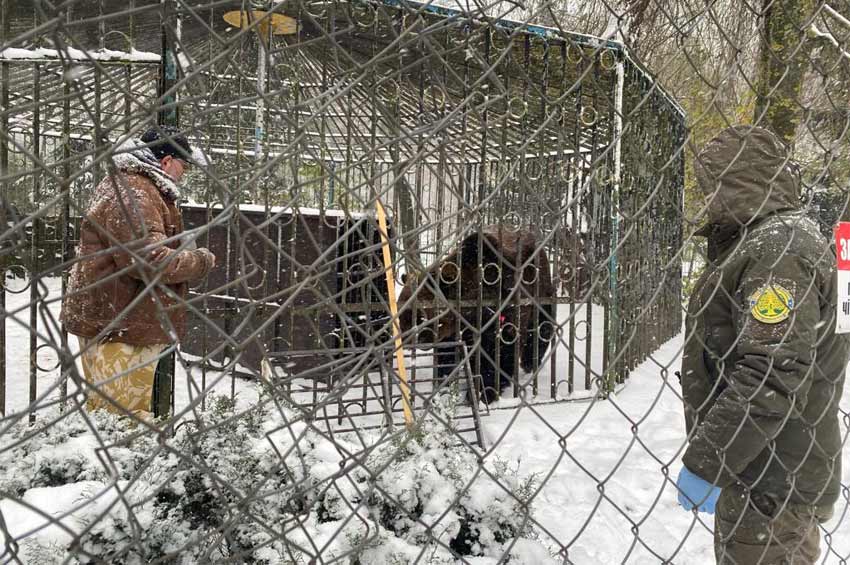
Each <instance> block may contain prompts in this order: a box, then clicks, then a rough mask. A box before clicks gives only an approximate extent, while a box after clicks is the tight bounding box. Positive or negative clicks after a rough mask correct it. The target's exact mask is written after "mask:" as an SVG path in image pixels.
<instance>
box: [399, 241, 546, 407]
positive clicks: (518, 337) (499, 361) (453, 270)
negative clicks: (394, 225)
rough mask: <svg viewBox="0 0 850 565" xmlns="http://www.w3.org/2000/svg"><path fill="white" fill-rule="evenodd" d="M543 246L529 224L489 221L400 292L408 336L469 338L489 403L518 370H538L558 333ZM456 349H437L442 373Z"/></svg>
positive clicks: (424, 341) (434, 340) (436, 340)
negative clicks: (523, 226) (517, 225)
mask: <svg viewBox="0 0 850 565" xmlns="http://www.w3.org/2000/svg"><path fill="white" fill-rule="evenodd" d="M540 243H541V242H539V241H538V238H537V237H536V236H535V234H534V233H533V232H531V231H529V230H526V229H516V228H511V227H508V226H502V225H491V226H487V227H485V228H483V229H482V230H481V237H479V233H478V232H475V233H472V234H470V235H469V236H467V237H466V238H464V239H463V241H462V242H461V243H460V245H459V246H458V247H457V248H456V249H455V250H454V251H453V252H452V253H450V254H449V255H448V256H446V257H445V258H444V259H442V260H440V261H438V262H437V263H435V264H434V265H432V266H431V267H429V268H428V269H425V270H424V271H423V272H421V273H415V274H411V276H407V277H406V278H405V281H404V282H405V286H404V289H403V290H402V292H401V295H400V296H399V304H400V306H401V309H400V313H399V322H400V325H401V329H402V331H403V332H404V333H405V335H406V336H409V335H410V334H411V333H412V331H416V332H417V333H418V342H419V343H420V347H428V346H433V345H435V344H437V345H439V344H445V343H448V342H458V341H461V340H462V341H463V342H465V343H466V345H467V348H468V350H469V351H470V352H471V359H470V364H471V366H472V367H473V370H475V367H476V365H478V368H477V373H478V374H480V375H481V381H482V384H483V391H482V397H483V400H484V401H485V402H486V403H488V404H489V403H490V402H492V401H493V400H494V399H496V398H498V396H499V395H500V394H501V393H502V391H503V390H504V389H505V388H507V386H508V385H509V384H511V383H512V382H517V376H518V375H517V374H516V373H517V371H516V369H517V368H518V367H522V369H524V370H525V371H527V372H532V371H534V370H535V369H537V367H539V365H540V361H541V359H543V357H544V355H545V353H546V350H547V348H548V347H549V342H550V341H551V339H552V336H553V335H554V329H555V327H556V326H555V324H556V321H555V304H554V300H552V299H554V297H555V287H554V285H553V284H552V276H551V272H550V268H549V260H548V258H547V256H546V251H545V250H544V249H543V248H542V247H541V246H540ZM479 299H480V302H479ZM479 304H480V306H479ZM414 312H415V320H414ZM479 340H480V364H478V358H479V356H478V355H477V354H476V353H477V352H476V350H475V347H476V345H477V343H478V342H479ZM497 344H498V345H497ZM458 353H459V352H457V351H455V350H454V349H451V348H448V349H447V348H445V347H442V348H441V347H437V349H436V351H435V354H434V357H435V364H436V365H437V367H438V369H437V376H438V378H443V377H445V376H447V375H449V374H451V373H452V372H454V371H455V368H456V366H457V364H458V363H460V362H461V361H462V358H461V357H460V356H459V355H458ZM517 356H519V360H518V361H519V362H517Z"/></svg>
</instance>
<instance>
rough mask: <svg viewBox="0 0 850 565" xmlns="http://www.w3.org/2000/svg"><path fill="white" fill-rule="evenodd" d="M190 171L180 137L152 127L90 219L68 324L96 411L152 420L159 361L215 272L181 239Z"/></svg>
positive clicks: (98, 196) (208, 257)
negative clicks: (192, 291) (195, 287)
mask: <svg viewBox="0 0 850 565" xmlns="http://www.w3.org/2000/svg"><path fill="white" fill-rule="evenodd" d="M192 162H193V159H192V148H191V146H190V145H189V142H188V140H187V139H186V137H185V136H184V135H183V134H181V133H180V132H179V131H177V130H175V129H172V128H167V127H157V128H152V129H150V130H148V131H147V132H145V134H144V135H143V136H142V137H141V139H138V140H135V139H132V140H128V141H127V142H125V143H124V144H122V145H121V146H119V147H118V149H117V150H116V153H115V155H114V157H113V158H112V163H113V165H114V169H112V170H111V171H110V174H109V175H108V176H107V178H105V179H104V180H103V181H102V182H101V183H100V184H99V185H98V186H97V188H96V189H95V192H94V197H93V201H92V204H91V206H90V207H89V209H88V210H87V211H86V214H85V215H84V216H83V219H82V224H81V228H80V243H79V247H78V249H77V259H76V262H75V263H74V265H73V267H72V269H71V274H70V280H69V284H68V289H67V292H66V294H65V296H64V297H63V303H62V315H61V319H62V322H63V323H64V324H65V328H66V329H67V330H68V332H69V333H71V334H74V335H76V336H77V337H78V338H79V341H80V357H81V361H82V366H83V373H84V377H85V380H86V382H87V383H88V386H86V389H87V390H86V392H87V401H86V406H87V408H88V409H90V410H95V409H99V408H105V409H107V410H109V411H111V412H116V413H120V414H125V415H126V414H132V415H134V416H136V417H137V418H139V419H145V420H147V419H150V417H151V403H152V392H153V384H154V374H155V371H156V364H157V361H158V360H159V357H160V356H161V354H162V352H163V350H165V349H166V348H167V347H169V346H170V345H173V344H174V343H175V342H177V341H179V340H180V338H181V336H182V335H183V333H184V332H185V325H186V307H185V305H184V303H183V301H184V299H185V298H186V294H187V291H188V286H189V283H193V282H196V281H200V280H201V279H203V278H204V277H206V275H207V273H208V272H209V271H210V269H211V268H212V267H213V266H214V264H215V257H214V256H213V254H212V253H210V251H209V250H207V249H197V248H196V246H195V245H194V241H193V240H190V239H189V238H185V236H184V237H181V234H182V232H183V220H182V216H181V213H180V208H179V207H178V205H177V200H178V196H179V190H178V183H179V182H180V180H181V178H182V177H183V174H184V173H185V171H186V169H187V167H188V166H189V164H190V163H192Z"/></svg>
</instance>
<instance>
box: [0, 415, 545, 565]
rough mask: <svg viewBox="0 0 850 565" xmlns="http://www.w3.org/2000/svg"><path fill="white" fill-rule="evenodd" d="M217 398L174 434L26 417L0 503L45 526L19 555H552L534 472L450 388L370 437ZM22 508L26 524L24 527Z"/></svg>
mask: <svg viewBox="0 0 850 565" xmlns="http://www.w3.org/2000/svg"><path fill="white" fill-rule="evenodd" d="M210 404H211V408H210V409H209V410H207V411H206V412H203V413H202V417H201V418H200V419H199V420H198V421H187V422H185V423H183V424H180V425H178V426H177V428H176V430H175V431H174V433H173V434H172V435H171V436H170V437H169V436H166V435H164V434H155V433H152V432H149V431H148V430H145V429H142V428H140V427H136V426H131V425H128V424H127V422H126V421H125V420H123V419H121V418H119V417H116V416H112V415H109V414H105V413H94V414H89V415H88V420H86V419H84V418H83V417H82V416H81V415H80V414H71V415H68V416H66V417H64V418H62V419H61V420H60V421H58V422H57V423H55V424H53V425H50V426H45V427H44V429H41V430H39V429H38V428H32V427H29V426H26V425H23V424H20V425H18V426H17V427H16V428H14V429H13V430H12V431H11V433H8V434H6V436H5V437H6V438H7V442H6V443H7V445H8V446H9V447H7V449H6V450H5V453H6V457H4V458H3V459H2V460H0V490H1V491H2V492H4V493H6V494H7V495H8V496H12V497H17V498H16V499H12V500H6V501H3V502H0V511H2V512H3V515H4V517H5V519H6V523H7V524H12V527H11V528H10V531H11V532H12V534H13V535H15V536H16V537H17V536H22V535H24V534H30V533H31V532H32V530H37V531H35V532H34V533H32V535H29V536H28V537H27V538H26V539H23V540H18V543H19V549H18V552H19V557H20V558H21V560H22V561H24V562H35V561H34V560H38V562H39V563H52V562H56V563H58V562H62V561H63V560H66V561H65V562H71V563H102V562H108V563H114V564H117V565H120V564H127V565H131V564H137V563H147V562H151V561H154V560H162V559H166V561H167V562H169V563H186V564H189V563H207V562H213V563H214V562H243V563H253V564H286V563H293V564H294V563H308V562H310V560H311V559H313V558H315V557H317V556H321V560H322V562H325V563H328V562H334V561H338V562H341V563H350V564H354V565H371V564H375V565H377V564H393V563H398V564H402V563H412V562H419V563H433V564H438V563H446V564H448V563H456V562H459V561H460V560H461V559H465V560H470V561H469V562H474V563H496V562H497V561H498V560H499V559H500V558H501V557H502V556H503V554H505V553H510V556H511V557H510V560H509V562H510V563H529V564H530V563H542V562H546V561H547V560H548V559H549V558H548V553H547V552H546V550H545V548H543V547H542V546H541V545H540V544H539V543H537V542H536V541H534V537H535V536H534V533H533V528H532V522H531V521H530V518H531V508H530V502H531V495H532V493H533V492H534V489H535V486H534V483H535V480H534V477H523V476H521V474H520V472H519V468H518V465H509V464H508V463H507V462H505V461H499V460H496V461H493V462H492V463H491V462H489V461H488V462H484V461H481V460H480V458H479V454H478V453H477V452H476V451H474V450H473V449H471V448H469V447H464V446H461V445H459V443H460V442H459V440H458V436H457V435H455V434H454V433H453V432H452V430H451V429H450V427H448V426H447V425H445V424H444V423H443V422H445V421H448V420H447V414H446V411H450V410H451V409H452V408H453V406H452V405H451V402H447V403H446V404H445V405H442V406H436V407H435V411H434V414H436V417H435V416H433V415H432V416H430V417H426V418H423V419H421V421H420V422H419V425H418V427H417V428H416V429H415V430H412V431H406V430H396V431H395V432H394V433H391V434H390V433H385V434H384V435H378V434H376V435H374V436H370V438H369V441H364V440H366V437H365V436H362V435H361V436H356V435H353V434H352V435H349V436H346V437H339V436H336V437H333V438H331V437H328V436H327V435H325V434H323V433H322V432H321V431H320V430H321V428H320V427H318V426H315V427H313V426H311V425H308V424H307V423H306V422H304V421H303V420H301V419H299V418H297V417H296V415H297V413H296V412H295V411H291V410H288V409H279V408H278V407H277V406H275V405H273V404H272V405H270V404H266V405H262V404H261V405H257V406H254V407H252V408H251V409H250V410H247V411H245V412H237V411H235V409H234V406H233V404H232V403H231V402H230V401H229V400H227V399H217V400H215V401H213V402H211V403H210ZM269 406H275V407H274V409H273V410H272V409H269ZM358 437H359V438H360V439H359V440H358ZM15 500H17V501H19V502H15ZM27 505H29V508H27ZM34 508H38V509H39V510H41V511H42V512H44V513H45V514H46V515H48V516H63V517H64V519H62V520H60V521H61V523H62V526H63V527H60V526H58V525H55V524H54V525H48V527H45V528H41V529H38V528H37V527H36V528H33V527H31V526H32V525H33V524H35V525H36V526H38V525H44V524H45V521H46V520H45V519H44V518H43V517H40V516H39V515H38V513H37V512H34V510H33V509H34ZM16 515H17V516H19V518H20V519H19V520H17V523H21V524H28V525H30V527H23V528H22V529H20V530H16V529H15V528H14V525H15V523H16V520H15V519H14V518H15V516H16ZM10 517H11V518H12V520H10ZM39 520H40V521H39ZM6 557H8V556H6Z"/></svg>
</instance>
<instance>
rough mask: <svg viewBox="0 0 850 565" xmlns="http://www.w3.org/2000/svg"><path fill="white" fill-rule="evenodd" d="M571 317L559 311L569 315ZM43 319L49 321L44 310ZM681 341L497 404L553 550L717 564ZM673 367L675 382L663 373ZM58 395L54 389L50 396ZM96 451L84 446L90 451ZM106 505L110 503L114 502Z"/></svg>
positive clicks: (510, 453) (19, 394)
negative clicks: (607, 378) (570, 386)
mask: <svg viewBox="0 0 850 565" xmlns="http://www.w3.org/2000/svg"><path fill="white" fill-rule="evenodd" d="M46 290H47V291H48V292H49V295H48V298H49V301H51V300H52V302H50V304H49V308H48V309H47V311H48V312H51V313H52V314H53V316H55V315H56V313H57V312H58V303H57V299H58V288H57V286H56V284H55V283H50V284H49V285H48V287H46ZM6 301H7V303H6V304H7V312H8V313H10V314H12V316H11V317H7V319H6V331H7V351H6V355H7V371H8V381H7V388H6V396H7V414H9V413H10V412H15V411H23V410H25V409H26V407H27V386H28V384H27V383H28V379H29V377H28V370H29V369H28V339H29V337H28V335H29V334H28V328H27V320H28V312H27V311H26V310H21V308H22V307H23V306H25V305H26V304H27V302H28V293H26V292H25V293H23V294H11V293H9V294H7V296H6ZM595 314H596V312H594V332H593V333H594V335H593V339H594V340H596V339H600V336H598V335H596V333H597V332H596V330H597V329H599V330H600V331H601V323H596V320H595V318H596V315H595ZM565 315H566V314H565V312H559V317H560V318H561V319H563V318H564V317H565ZM600 315H601V311H600ZM40 317H41V319H42V320H44V319H45V316H44V315H40ZM600 335H601V334H600ZM681 347H682V338H681V336H680V337H677V338H674V339H673V340H671V341H670V342H668V343H666V344H664V345H663V346H662V347H661V348H660V349H659V350H658V351H657V352H656V353H655V354H654V355H653V356H652V358H650V359H649V360H647V361H646V362H644V363H643V364H642V365H641V366H639V367H638V368H637V369H636V370H635V371H634V372H633V373H632V375H631V377H630V379H629V381H628V383H627V385H626V386H625V387H623V388H622V389H620V390H619V391H618V393H617V394H616V395H613V396H612V397H610V398H609V399H607V400H597V401H593V400H589V399H584V400H577V401H573V402H561V403H554V404H553V403H545V404H533V405H520V403H519V402H517V401H516V400H515V399H513V400H512V399H505V400H503V401H502V402H501V403H500V404H501V406H500V408H504V409H498V410H491V411H490V413H489V415H487V416H486V417H484V418H483V420H482V425H483V431H484V435H485V438H486V444H487V446H488V455H487V457H495V456H499V457H501V458H503V459H506V460H509V461H512V462H515V463H516V464H518V465H519V469H520V472H521V473H522V474H529V473H536V474H537V475H538V479H539V484H540V485H542V487H541V489H540V491H539V492H538V493H537V494H536V497H535V499H534V510H535V519H536V520H537V522H538V523H539V526H540V527H539V535H540V540H541V541H542V542H543V543H544V544H545V545H547V546H548V547H549V548H550V549H551V550H557V549H560V548H564V547H565V548H566V549H567V552H568V557H569V560H570V562H572V563H576V564H582V565H584V564H609V563H630V564H649V563H659V562H662V561H669V562H674V563H686V564H695V565H699V564H703V563H704V564H709V563H713V562H714V560H713V550H712V534H711V531H712V527H713V520H712V517H711V516H708V515H705V514H700V515H699V516H694V515H693V514H692V513H690V512H685V511H683V510H682V509H681V508H680V507H679V506H678V505H677V504H676V494H675V489H674V485H673V482H671V479H669V478H668V477H672V478H673V480H675V476H676V474H677V473H678V471H679V468H680V466H681V463H680V461H679V456H680V454H681V450H682V448H683V445H684V439H685V434H684V421H683V417H682V410H681V401H680V399H679V385H678V382H676V379H675V377H673V376H672V371H673V370H675V369H676V368H678V364H679V355H680V350H681ZM594 349H596V348H595V347H594ZM598 350H599V351H601V349H598ZM51 354H52V352H51V351H50V350H49V348H42V349H40V350H39V359H40V360H39V364H40V365H41V366H42V367H44V368H47V369H51V368H52V367H53V365H55V354H53V357H52V358H51ZM558 356H559V357H558V358H557V359H558V360H557V363H556V371H557V372H558V374H559V375H560V374H563V373H562V371H565V369H566V365H565V363H566V360H567V357H568V355H566V351H565V350H564V349H563V346H562V348H561V350H559V352H558ZM594 363H595V361H594ZM194 371H195V370H192V373H191V375H190V376H191V378H187V375H186V372H185V371H184V370H183V369H182V368H180V370H179V372H178V380H177V382H178V386H177V389H176V392H177V397H176V404H177V409H178V412H179V411H180V410H181V409H184V408H185V407H186V406H187V405H188V404H189V403H190V400H191V398H196V397H197V393H198V389H197V387H198V385H199V384H200V376H199V374H195V373H194ZM667 372H669V373H670V379H669V380H668V379H665V378H663V376H662V375H663V374H665V373H667ZM56 377H57V371H56V370H55V369H53V370H49V371H45V372H43V373H40V374H39V390H40V391H43V390H48V389H49V387H50V385H51V384H52V383H53V382H54V381H55V379H56ZM547 378H548V377H547ZM544 384H545V383H544ZM207 385H208V386H209V388H211V389H215V390H217V391H219V392H221V393H224V394H228V393H229V392H230V390H231V387H234V388H235V390H236V392H237V400H238V402H239V404H241V405H248V404H250V403H251V402H253V401H254V400H256V398H257V397H258V394H259V393H258V390H257V388H256V386H255V385H254V383H252V382H248V381H244V380H241V379H236V380H233V379H231V378H230V377H229V376H225V377H221V378H218V379H217V377H216V375H215V374H210V375H208V380H207ZM848 388H850V385H848V386H846V387H845V394H844V398H843V401H842V409H843V410H844V411H845V412H848V411H850V390H847V389H848ZM55 394H56V393H55V391H53V392H51V393H50V394H49V395H48V398H50V397H53V396H55ZM580 396H581V394H578V395H576V396H575V397H574V398H580ZM845 422H846V418H845ZM845 433H847V430H845ZM93 448H94V446H86V445H80V446H78V449H79V450H80V452H81V453H83V452H86V450H92V451H93ZM843 463H844V465H843V469H844V471H843V473H844V475H843V483H844V485H845V492H846V490H847V486H848V485H850V449H845V452H844V456H843ZM668 465H669V471H667V472H665V471H664V469H665V467H666V466H668ZM83 487H85V485H82V487H80V486H79V485H77V486H75V487H74V488H75V489H77V490H79V488H83ZM74 492H75V493H76V495H75V496H79V493H78V492H77V491H76V490H75V491H74ZM72 494H73V493H72ZM55 496H56V493H55V492H54V493H52V494H51V492H50V489H31V490H30V491H28V492H27V494H26V496H25V500H26V501H27V502H29V503H31V504H32V505H33V506H35V507H42V508H44V509H45V510H48V511H49V512H51V513H53V514H54V515H56V514H55V513H57V512H62V511H64V510H67V509H68V507H69V505H72V504H73V500H74V496H68V497H65V503H67V504H65V503H63V504H64V506H62V507H59V506H57V505H56V504H57V503H54V502H53V500H55ZM101 500H102V501H103V502H104V503H105V502H106V501H108V497H105V498H103V499H101ZM839 504H840V506H839V507H838V508H836V513H835V516H836V517H835V518H834V519H833V520H832V521H831V522H829V523H827V524H825V529H826V531H828V532H830V533H831V546H830V547H827V546H826V544H825V543H824V542H823V541H822V546H821V547H822V550H823V554H824V555H825V557H824V558H823V561H822V563H826V564H838V563H844V562H846V560H847V559H848V558H850V522H848V520H850V518H848V517H846V516H845V514H847V513H848V512H850V509H848V508H847V502H846V501H842V502H840V503H839ZM16 508H17V509H18V510H15V509H16ZM0 513H2V514H3V516H4V518H5V522H6V524H7V525H8V526H9V527H10V528H11V530H12V532H11V533H12V534H13V535H15V534H23V533H24V532H26V531H28V530H29V529H31V528H33V527H35V526H36V525H37V524H38V523H39V520H40V519H39V518H38V516H37V515H35V514H33V513H32V512H30V513H23V514H22V513H21V511H20V507H19V506H17V505H16V504H15V503H12V502H11V501H8V500H6V501H0ZM19 514H20V516H19ZM10 518H11V519H10ZM69 519H70V518H69ZM842 520H843V521H842ZM69 526H71V527H73V524H70V523H69Z"/></svg>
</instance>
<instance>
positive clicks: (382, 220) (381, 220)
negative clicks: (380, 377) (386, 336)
mask: <svg viewBox="0 0 850 565" xmlns="http://www.w3.org/2000/svg"><path fill="white" fill-rule="evenodd" d="M375 207H376V208H377V211H378V228H379V229H380V232H381V249H382V251H383V254H384V272H385V273H386V275H387V294H389V296H388V298H389V301H390V314H392V320H393V340H394V342H395V358H396V361H397V362H398V378H399V380H400V381H401V383H400V384H399V386H400V388H401V402H402V407H403V408H404V422H405V424H407V427H408V428H409V427H411V426H412V425H413V410H411V409H410V390H409V389H408V387H407V369H406V368H405V365H404V350H403V349H402V348H401V326H400V325H399V321H398V304H397V303H396V298H395V276H394V274H393V261H392V258H391V256H390V239H389V235H388V234H389V232H388V231H387V214H386V212H385V211H384V205H383V204H381V200H380V199H376V200H375Z"/></svg>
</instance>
